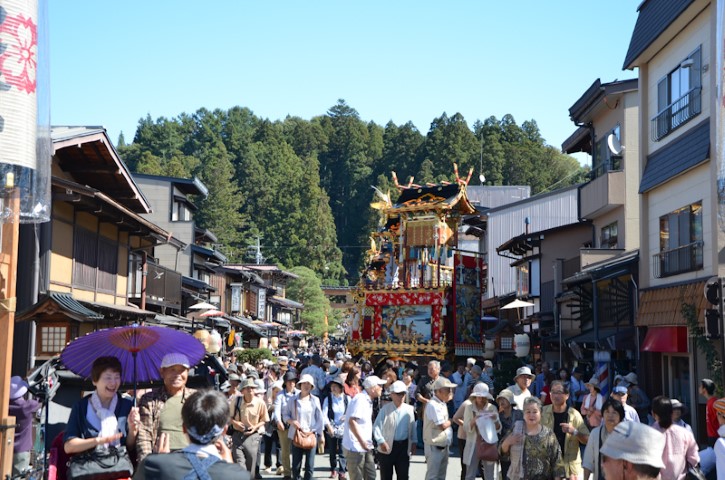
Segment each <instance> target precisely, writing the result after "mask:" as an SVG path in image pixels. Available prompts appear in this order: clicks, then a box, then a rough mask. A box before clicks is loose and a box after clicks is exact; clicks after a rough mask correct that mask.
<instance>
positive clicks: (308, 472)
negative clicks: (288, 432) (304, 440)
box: [291, 445, 317, 480]
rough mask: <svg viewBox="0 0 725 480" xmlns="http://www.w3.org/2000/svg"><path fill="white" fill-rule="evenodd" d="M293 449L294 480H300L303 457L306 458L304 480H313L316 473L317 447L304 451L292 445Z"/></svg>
mask: <svg viewBox="0 0 725 480" xmlns="http://www.w3.org/2000/svg"><path fill="white" fill-rule="evenodd" d="M291 449H292V480H300V471H301V470H302V455H305V456H306V461H305V476H304V480H312V474H313V473H314V471H315V453H316V452H317V447H315V448H311V449H309V450H303V449H301V448H298V447H295V446H294V445H291Z"/></svg>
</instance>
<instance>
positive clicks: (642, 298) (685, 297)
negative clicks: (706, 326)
mask: <svg viewBox="0 0 725 480" xmlns="http://www.w3.org/2000/svg"><path fill="white" fill-rule="evenodd" d="M705 282H707V280H700V279H698V280H696V281H694V282H687V283H680V284H676V285H668V286H664V287H655V288H648V289H643V290H641V291H640V295H639V311H638V312H637V319H636V320H635V323H634V324H635V326H637V327H657V326H670V325H679V326H684V325H687V321H686V320H685V318H684V317H683V316H682V304H683V303H689V304H691V305H693V306H694V307H695V314H696V315H697V319H698V321H699V322H700V323H703V321H704V315H703V313H702V312H703V311H704V310H705V309H706V308H708V307H707V305H708V303H707V300H706V299H705V295H703V292H704V289H705Z"/></svg>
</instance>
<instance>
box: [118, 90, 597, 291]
mask: <svg viewBox="0 0 725 480" xmlns="http://www.w3.org/2000/svg"><path fill="white" fill-rule="evenodd" d="M117 149H118V151H119V154H120V155H121V158H123V160H124V161H125V162H126V164H127V165H128V166H129V168H130V169H131V171H133V172H139V173H146V174H151V175H164V176H171V177H178V178H191V177H193V176H197V177H198V178H199V179H201V180H202V181H203V182H204V184H205V185H206V186H207V187H208V189H209V195H208V197H207V198H206V199H196V205H197V206H198V211H197V212H196V215H195V220H196V221H197V224H198V225H199V226H200V227H202V228H206V229H209V230H210V231H212V232H214V234H215V235H216V236H217V237H218V239H219V245H217V246H216V248H217V249H218V250H219V251H221V252H222V253H224V254H225V255H226V256H227V257H228V258H229V259H230V261H232V262H244V263H251V262H252V261H253V260H254V257H253V256H252V255H251V254H252V253H253V249H252V248H251V246H253V245H256V243H257V240H258V239H259V243H260V244H261V252H262V255H263V256H264V257H265V261H266V262H268V263H274V264H277V265H279V266H280V267H282V268H292V267H307V268H309V269H310V270H312V271H313V272H315V274H316V275H317V276H318V277H319V279H320V280H321V282H322V284H327V285H346V284H355V283H356V282H357V280H358V278H359V271H360V268H361V267H362V260H363V258H364V253H365V251H366V250H367V249H368V248H369V244H370V243H369V240H368V237H369V232H370V229H371V228H374V226H375V225H376V224H377V215H378V214H377V212H376V211H375V210H373V209H371V208H370V207H369V205H370V203H371V202H373V201H374V200H375V192H374V191H373V189H372V188H371V186H373V185H374V186H376V187H378V188H380V189H381V190H382V191H383V192H387V191H390V193H391V195H392V197H393V200H395V197H396V194H397V191H396V190H395V188H394V187H393V183H392V179H391V172H392V171H395V172H396V173H397V176H398V179H399V180H400V182H401V183H406V184H407V182H408V180H409V178H410V177H411V176H412V177H414V179H415V183H417V184H425V183H427V182H438V181H442V180H448V181H451V180H454V179H455V175H454V171H453V164H454V163H457V164H458V167H459V172H460V174H461V176H462V177H465V175H467V173H468V171H469V168H474V175H473V177H472V180H471V181H472V182H476V183H477V182H478V176H479V174H480V173H481V170H482V171H483V173H484V174H485V179H486V180H485V181H486V185H530V186H531V192H532V195H534V194H537V193H541V192H545V191H548V190H552V189H556V188H560V187H564V186H567V185H572V184H576V183H580V182H582V181H583V180H584V179H585V178H586V175H587V173H588V169H587V168H586V167H582V166H580V165H579V163H578V162H577V160H576V159H574V158H573V157H570V156H568V155H564V154H562V153H561V152H560V151H559V149H558V148H555V147H553V146H550V145H547V144H546V142H545V140H544V138H542V136H541V133H540V131H539V127H538V125H537V124H536V121H535V120H527V121H524V122H523V123H522V124H521V125H518V124H517V123H516V121H515V120H514V118H513V117H512V116H511V115H508V114H507V115H504V116H503V117H502V118H501V119H498V118H496V117H494V116H491V117H488V118H486V119H485V120H483V121H480V120H476V122H475V123H474V124H473V125H472V126H469V125H468V123H467V122H466V120H465V119H464V118H463V116H462V115H460V114H458V113H456V114H455V115H452V116H448V115H446V114H445V113H443V114H442V115H441V116H440V117H438V118H435V119H433V121H432V122H431V123H430V127H429V129H428V131H427V132H425V133H423V132H421V131H419V130H418V129H417V128H416V127H415V126H414V125H413V124H412V123H410V122H409V123H406V124H404V125H395V124H394V123H393V122H389V123H388V124H386V125H385V126H381V125H378V124H376V123H374V122H365V121H363V120H361V118H360V116H359V114H358V112H357V111H356V110H355V109H354V108H353V107H352V106H350V105H348V104H347V103H346V102H345V101H344V100H339V101H338V102H337V103H336V104H335V105H334V106H332V107H331V108H330V109H329V110H328V111H327V112H326V113H325V114H324V115H320V116H317V117H314V118H312V119H310V120H306V119H302V118H299V117H293V116H288V117H287V118H285V119H284V120H279V121H270V120H268V119H265V118H261V117H259V116H257V115H255V114H254V113H253V112H252V111H251V110H249V109H248V108H245V107H233V108H230V109H228V110H220V109H217V110H213V111H210V110H207V109H204V108H202V109H199V110H197V111H196V112H194V113H191V114H189V113H181V114H179V115H178V116H177V117H175V118H164V117H161V118H158V119H156V120H153V119H152V118H151V116H150V115H149V116H147V117H146V118H142V119H140V120H139V123H138V127H137V129H136V133H135V135H134V138H133V142H132V143H129V144H127V143H126V141H125V139H124V136H123V133H122V134H121V135H120V136H119V139H118V145H117Z"/></svg>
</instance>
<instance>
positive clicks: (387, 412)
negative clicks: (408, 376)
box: [373, 380, 416, 480]
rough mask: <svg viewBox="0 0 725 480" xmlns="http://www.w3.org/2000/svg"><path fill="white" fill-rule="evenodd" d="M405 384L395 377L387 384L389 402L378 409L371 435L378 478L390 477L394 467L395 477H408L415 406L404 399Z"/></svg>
mask: <svg viewBox="0 0 725 480" xmlns="http://www.w3.org/2000/svg"><path fill="white" fill-rule="evenodd" d="M407 392H408V387H406V386H405V384H404V383H403V382H401V381H400V380H397V381H395V382H393V384H392V385H391V386H390V398H391V399H392V402H388V403H386V404H385V405H384V406H383V408H381V409H380V412H378V416H377V418H376V419H375V424H374V425H373V436H374V438H375V441H376V442H377V444H378V451H379V452H380V454H381V455H380V456H379V457H378V459H379V461H380V479H381V480H392V479H393V469H395V475H396V478H397V479H398V480H408V472H409V471H410V457H411V455H413V454H414V453H415V447H416V440H415V409H414V408H413V406H412V405H409V404H408V403H406V402H405V396H406V394H407Z"/></svg>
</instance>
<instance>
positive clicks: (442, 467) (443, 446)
mask: <svg viewBox="0 0 725 480" xmlns="http://www.w3.org/2000/svg"><path fill="white" fill-rule="evenodd" d="M456 386H457V385H456V384H455V383H453V382H451V381H449V380H448V379H447V378H446V377H443V376H440V377H438V379H437V380H436V381H435V382H433V393H434V395H433V397H432V398H431V399H430V401H429V402H428V403H427V404H426V406H425V412H424V414H423V443H424V444H425V458H426V463H427V464H428V468H427V469H426V472H425V479H426V480H445V478H446V470H447V469H448V455H449V452H448V448H449V447H450V446H451V443H452V442H453V428H452V425H453V423H452V422H451V420H450V419H449V418H448V406H447V403H448V402H450V401H451V399H452V397H453V392H452V389H454V388H456Z"/></svg>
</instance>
